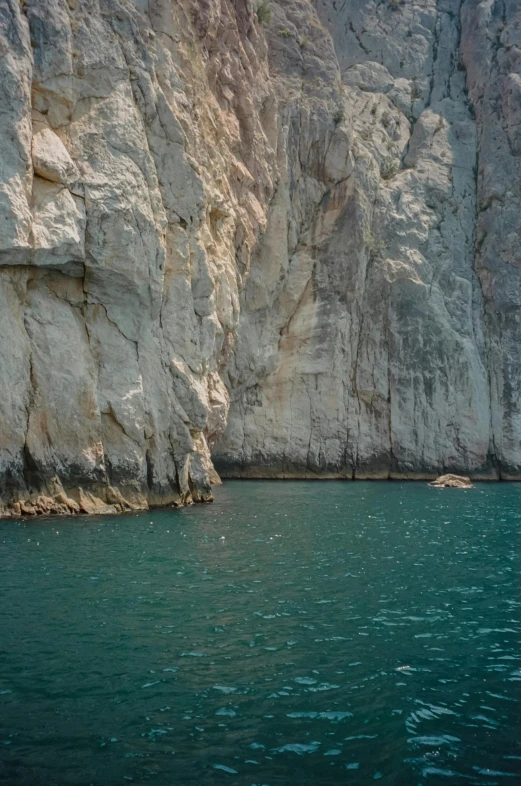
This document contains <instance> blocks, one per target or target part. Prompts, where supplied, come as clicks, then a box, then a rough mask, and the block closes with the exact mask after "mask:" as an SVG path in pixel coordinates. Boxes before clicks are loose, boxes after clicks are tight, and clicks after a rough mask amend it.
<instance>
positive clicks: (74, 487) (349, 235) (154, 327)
mask: <svg viewBox="0 0 521 786" xmlns="http://www.w3.org/2000/svg"><path fill="white" fill-rule="evenodd" d="M0 105H1V107H2V109H1V112H0V161H1V166H0V368H1V374H0V495H1V497H2V499H3V503H4V508H3V510H4V512H14V513H16V514H19V513H33V512H38V511H39V512H45V513H48V512H52V511H55V512H59V513H70V512H78V511H85V512H95V511H109V510H111V511H112V510H121V509H125V508H141V507H146V506H147V505H149V504H160V503H166V502H173V503H183V502H189V501H191V500H195V501H199V500H201V501H202V500H207V499H210V498H211V488H210V485H211V483H212V482H216V481H218V476H217V474H216V472H215V470H214V468H213V465H212V460H211V458H210V453H212V454H213V456H214V461H215V464H216V466H217V468H218V470H220V472H221V474H223V475H235V476H243V477H264V476H268V477H269V476H271V477H273V476H277V477H281V476H284V477H345V478H352V477H360V478H362V477H411V478H414V477H431V476H436V475H438V474H440V473H442V472H449V471H451V472H459V473H464V474H466V475H470V476H471V477H474V478H476V477H498V476H501V477H504V478H521V397H520V392H521V316H520V315H521V310H520V305H521V304H520V298H521V286H520V284H521V282H520V270H521V251H520V248H521V244H520V242H519V241H520V236H521V193H520V190H519V183H520V182H521V164H520V162H521V130H520V129H521V126H520V121H521V7H520V6H519V3H518V2H517V0H481V1H479V0H444V2H443V3H438V2H436V0H423V2H422V3H421V4H419V3H411V2H409V1H408V0H403V2H394V0H389V1H388V0H384V2H375V1H374V0H363V1H361V0H345V2H342V3H340V2H337V1H336V0H284V2H283V0H273V2H272V3H271V17H270V19H269V20H265V21H264V23H261V22H260V21H259V18H258V14H257V3H256V2H253V0H204V2H202V0H176V1H175V2H174V0H24V1H23V2H20V0H0Z"/></svg>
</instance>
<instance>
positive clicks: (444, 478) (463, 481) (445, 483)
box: [429, 473, 474, 489]
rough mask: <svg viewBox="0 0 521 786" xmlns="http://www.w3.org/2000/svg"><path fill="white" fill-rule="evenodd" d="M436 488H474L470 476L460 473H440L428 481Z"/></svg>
mask: <svg viewBox="0 0 521 786" xmlns="http://www.w3.org/2000/svg"><path fill="white" fill-rule="evenodd" d="M429 486H432V487H433V488H436V489H471V488H474V487H473V485H472V481H471V479H470V478H465V477H462V476H461V475H451V474H450V473H449V474H448V475H440V477H439V478H436V480H433V481H432V483H429Z"/></svg>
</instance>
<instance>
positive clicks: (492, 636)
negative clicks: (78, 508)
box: [0, 481, 521, 786]
mask: <svg viewBox="0 0 521 786" xmlns="http://www.w3.org/2000/svg"><path fill="white" fill-rule="evenodd" d="M520 529H521V485H517V484H506V483H503V484H490V485H487V484H478V485H477V486H476V487H475V488H474V489H471V490H465V491H463V490H459V489H455V490H453V489H446V490H438V489H432V488H429V487H428V486H427V484H424V483H408V484H405V483H404V484H402V483H362V482H355V483H349V482H347V483H341V482H309V483H307V482H255V481H236V482H227V483H225V484H224V486H222V487H221V488H218V489H217V490H216V501H215V503H214V504H213V505H198V506H193V507H191V508H185V509H172V508H168V509H162V510H153V511H149V512H147V513H140V514H139V515H135V514H134V515H126V516H119V517H103V518H75V519H73V518H71V519H58V518H56V519H47V520H43V519H37V520H25V521H3V522H0V546H1V559H0V590H1V605H0V783H2V784H7V785H8V786H40V785H41V786H53V785H54V784H56V785H57V786H58V785H59V786H62V785H64V784H67V785H69V784H70V785H71V786H72V785H74V786H83V784H85V786H88V784H96V786H98V785H99V786H112V784H122V785H123V784H126V783H131V782H133V783H135V784H144V783H151V784H157V786H184V784H212V786H213V784H229V786H233V784H239V785H240V786H242V785H243V784H244V785H248V786H250V785H252V786H253V784H258V786H261V785H262V784H265V785H267V786H274V785H275V784H284V785H288V786H289V785H291V786H293V785H296V784H299V786H308V785H310V784H313V785H316V786H323V785H324V784H371V783H373V781H380V782H381V783H382V784H398V785H400V786H402V784H403V786H409V784H412V785H413V786H414V785H416V784H429V786H430V785H432V786H435V785H436V784H453V783H454V784H457V783H460V782H461V783H469V784H503V783H505V784H516V783H517V784H519V783H521V746H520V738H521V724H520V688H521V668H520V667H521V647H520V617H521V596H520V583H519V580H520V562H521V559H520Z"/></svg>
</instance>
